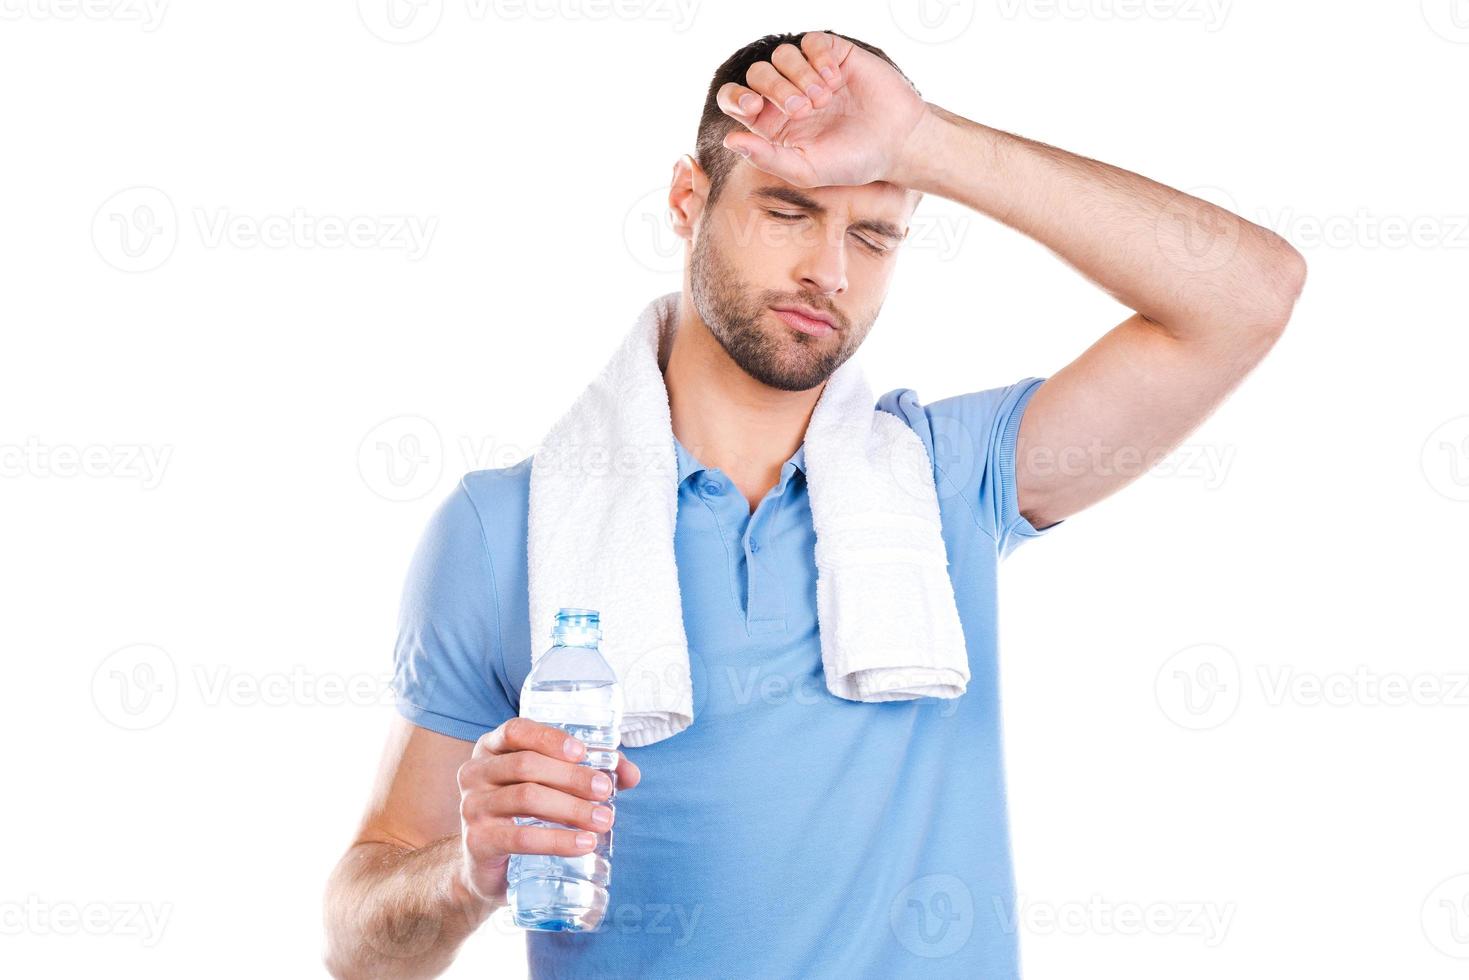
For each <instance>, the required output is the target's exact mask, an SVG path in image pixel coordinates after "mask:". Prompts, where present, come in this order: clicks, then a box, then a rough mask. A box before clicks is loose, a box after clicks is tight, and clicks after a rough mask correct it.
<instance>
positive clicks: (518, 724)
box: [500, 718, 530, 745]
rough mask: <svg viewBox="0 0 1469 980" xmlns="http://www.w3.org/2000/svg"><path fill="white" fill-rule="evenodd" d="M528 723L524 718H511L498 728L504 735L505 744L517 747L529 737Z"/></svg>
mask: <svg viewBox="0 0 1469 980" xmlns="http://www.w3.org/2000/svg"><path fill="white" fill-rule="evenodd" d="M529 727H530V723H529V722H528V721H526V720H525V719H524V718H511V719H510V720H509V721H507V722H505V724H503V725H501V726H500V730H501V731H502V732H503V733H504V735H505V742H506V743H507V744H510V745H519V744H521V743H522V742H524V741H525V740H526V739H527V738H529V737H530V731H529Z"/></svg>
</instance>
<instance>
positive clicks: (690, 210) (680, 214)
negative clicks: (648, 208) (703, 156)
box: [668, 153, 709, 241]
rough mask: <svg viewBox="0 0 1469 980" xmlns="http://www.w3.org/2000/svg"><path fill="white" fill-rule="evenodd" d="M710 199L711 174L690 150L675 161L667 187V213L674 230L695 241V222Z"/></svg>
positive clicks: (684, 237) (687, 239)
mask: <svg viewBox="0 0 1469 980" xmlns="http://www.w3.org/2000/svg"><path fill="white" fill-rule="evenodd" d="M708 198H709V175H708V174H706V173H704V168H703V167H701V166H699V161H697V160H695V159H694V158H693V157H691V156H689V155H688V154H687V153H684V154H681V155H680V156H679V158H678V159H677V160H675V161H674V163H673V183H672V185H671V186H670V187H669V188H668V213H669V218H670V220H671V221H672V223H673V230H674V232H675V233H676V234H677V235H678V236H679V237H680V238H683V239H685V240H686V241H693V240H694V224H695V223H696V222H697V221H698V220H699V215H700V214H702V213H703V211H704V202H705V201H707V200H708Z"/></svg>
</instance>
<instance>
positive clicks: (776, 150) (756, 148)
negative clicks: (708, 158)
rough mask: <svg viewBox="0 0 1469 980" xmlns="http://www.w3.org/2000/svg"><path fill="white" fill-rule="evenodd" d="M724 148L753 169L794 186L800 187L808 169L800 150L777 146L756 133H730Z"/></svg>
mask: <svg viewBox="0 0 1469 980" xmlns="http://www.w3.org/2000/svg"><path fill="white" fill-rule="evenodd" d="M724 147H725V149H728V150H733V151H734V152H735V153H738V154H739V155H740V156H742V157H744V158H745V160H747V161H748V162H749V164H750V165H751V166H752V167H755V168H756V169H758V170H763V171H765V172H766V173H768V174H775V175H776V176H777V177H780V178H782V179H784V180H786V181H789V182H790V183H792V184H797V185H800V184H801V176H800V175H801V174H802V173H804V172H805V171H806V170H807V169H808V168H807V166H806V161H805V158H804V157H802V156H801V153H800V151H799V150H794V149H792V148H790V147H788V146H776V145H775V144H774V143H771V142H770V141H769V140H765V139H762V138H761V137H759V136H757V135H755V134H754V133H730V134H728V135H726V136H725V137H724Z"/></svg>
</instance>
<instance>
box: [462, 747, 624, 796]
mask: <svg viewBox="0 0 1469 980" xmlns="http://www.w3.org/2000/svg"><path fill="white" fill-rule="evenodd" d="M486 769H487V777H486V781H487V782H488V784H489V785H493V786H511V785H513V784H515V783H540V784H541V785H542V786H549V787H551V788H552V789H559V790H561V791H562V792H565V793H571V794H572V795H573V796H580V797H582V798H583V799H587V800H605V799H607V797H609V796H611V795H612V779H611V778H610V777H609V776H608V775H607V774H606V773H605V772H602V771H601V770H599V769H593V768H592V767H591V766H582V765H577V764H576V763H575V762H567V761H565V760H564V759H552V758H550V757H549V756H544V755H542V754H541V753H539V752H531V751H523V752H507V753H503V754H501V755H497V756H495V757H494V758H492V759H491V760H490V761H489V765H488V766H487V767H486Z"/></svg>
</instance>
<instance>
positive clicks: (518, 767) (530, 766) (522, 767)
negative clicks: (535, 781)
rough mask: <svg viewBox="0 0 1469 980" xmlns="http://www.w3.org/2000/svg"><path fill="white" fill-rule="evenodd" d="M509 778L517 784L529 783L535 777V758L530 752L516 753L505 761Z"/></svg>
mask: <svg viewBox="0 0 1469 980" xmlns="http://www.w3.org/2000/svg"><path fill="white" fill-rule="evenodd" d="M507 764H508V765H509V767H510V773H509V775H510V778H511V779H513V780H515V781H516V782H517V783H525V782H530V781H531V778H532V777H533V776H534V775H535V770H536V757H535V754H534V753H532V752H517V753H515V754H514V755H512V756H510V757H509V758H508V760H507Z"/></svg>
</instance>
